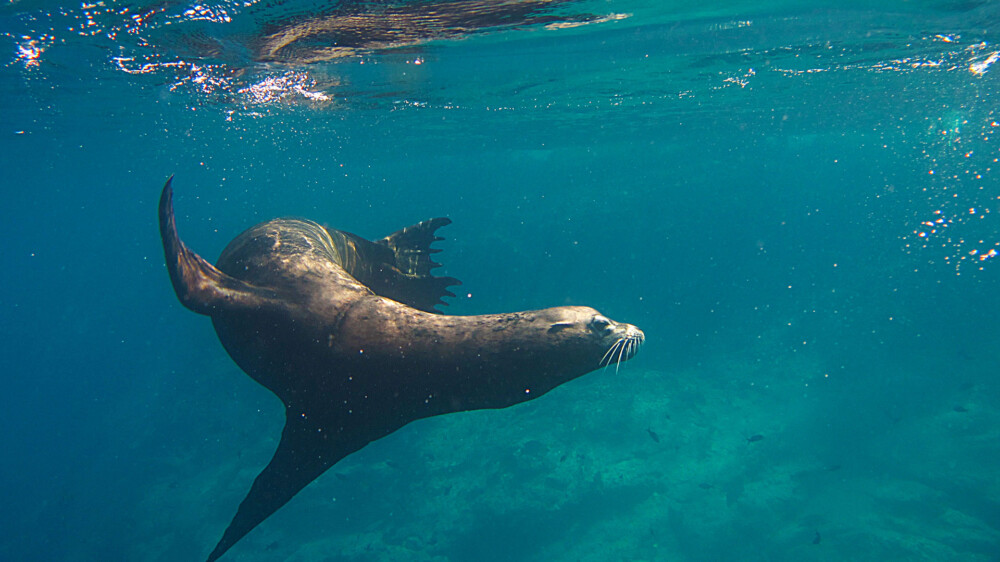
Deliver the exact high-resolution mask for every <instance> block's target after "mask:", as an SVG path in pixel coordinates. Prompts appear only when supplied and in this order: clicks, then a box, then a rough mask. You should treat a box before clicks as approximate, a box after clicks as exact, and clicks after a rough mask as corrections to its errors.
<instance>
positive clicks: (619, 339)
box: [539, 306, 646, 369]
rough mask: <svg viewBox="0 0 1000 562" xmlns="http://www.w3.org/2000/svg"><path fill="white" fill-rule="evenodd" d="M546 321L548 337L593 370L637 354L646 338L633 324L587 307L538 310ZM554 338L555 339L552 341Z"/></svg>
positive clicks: (618, 362)
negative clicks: (611, 317)
mask: <svg viewBox="0 0 1000 562" xmlns="http://www.w3.org/2000/svg"><path fill="white" fill-rule="evenodd" d="M539 315H540V319H541V320H543V321H545V322H547V324H548V326H547V328H546V333H547V337H548V339H549V340H550V342H551V343H554V345H555V346H557V347H558V348H559V349H561V350H566V351H568V352H571V353H572V354H573V355H574V356H575V357H577V358H578V359H579V360H580V361H582V362H584V363H585V364H587V363H589V364H590V368H591V369H596V368H598V367H606V366H608V365H611V364H615V365H616V368H617V365H619V364H620V363H621V362H622V361H626V360H628V359H631V358H632V357H634V356H635V354H636V353H637V352H638V351H639V347H640V346H641V345H642V343H643V342H644V341H645V340H646V336H645V334H643V333H642V330H640V329H639V328H637V327H635V326H633V325H632V324H625V323H621V322H615V321H614V320H612V319H610V318H608V317H607V316H604V315H603V314H601V313H600V312H598V311H596V310H594V309H593V308H590V307H588V306H559V307H555V308H547V309H545V310H541V311H539ZM553 340H554V341H553Z"/></svg>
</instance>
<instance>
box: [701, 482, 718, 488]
mask: <svg viewBox="0 0 1000 562" xmlns="http://www.w3.org/2000/svg"><path fill="white" fill-rule="evenodd" d="M698 487H699V488H701V489H702V490H711V489H712V488H714V487H715V484H709V483H708V482H702V483H701V484H698Z"/></svg>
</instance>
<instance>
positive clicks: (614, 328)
mask: <svg viewBox="0 0 1000 562" xmlns="http://www.w3.org/2000/svg"><path fill="white" fill-rule="evenodd" d="M599 319H601V320H599ZM595 321H597V323H599V324H603V321H607V322H610V324H608V325H607V327H605V328H603V329H604V330H606V333H605V334H604V338H605V341H609V340H610V347H608V349H607V351H605V352H604V356H603V357H601V360H600V362H599V363H598V364H599V365H600V366H601V367H605V368H607V367H610V366H611V364H612V363H614V364H615V371H617V370H618V367H619V366H620V365H621V362H622V361H627V360H629V359H631V358H633V357H635V355H636V353H639V348H640V347H642V344H643V343H644V342H645V341H646V334H644V333H642V330H640V329H639V328H638V327H636V326H633V325H632V324H624V323H618V322H614V321H611V320H608V319H607V318H605V317H603V316H600V315H598V316H596V317H595ZM592 323H593V321H592Z"/></svg>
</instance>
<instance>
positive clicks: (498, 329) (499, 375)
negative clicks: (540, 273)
mask: <svg viewBox="0 0 1000 562" xmlns="http://www.w3.org/2000/svg"><path fill="white" fill-rule="evenodd" d="M366 301H367V302H364V303H358V305H357V306H355V307H353V308H352V310H351V311H350V313H349V317H348V318H346V319H345V321H344V324H343V325H342V326H343V327H344V328H348V325H349V328H348V329H342V330H341V331H340V333H342V334H348V335H349V336H350V337H349V338H348V339H345V340H342V341H341V342H340V349H341V352H342V353H346V354H347V355H348V356H353V357H356V358H357V360H356V361H355V363H357V364H360V365H366V366H367V368H365V370H366V371H371V372H376V371H374V370H373V369H371V368H372V367H377V372H380V373H393V376H394V377H395V378H396V379H397V380H395V381H393V382H394V383H395V384H398V385H399V386H397V388H399V389H405V390H404V391H405V392H407V393H408V394H411V395H412V396H410V398H413V399H415V400H418V401H419V402H420V403H423V402H424V401H425V400H428V401H430V402H433V403H435V404H436V406H435V405H434V404H431V406H432V407H431V408H430V409H428V411H427V413H426V415H436V414H439V413H445V412H451V411H462V410H473V409H480V408H504V407H507V406H510V405H512V404H517V403H520V402H524V401H527V400H530V399H532V398H535V397H537V396H540V395H542V394H544V393H546V392H548V391H549V390H551V389H553V388H555V387H556V386H558V385H560V384H562V383H564V382H566V381H567V380H570V379H572V378H575V377H577V376H580V375H582V374H584V373H586V372H588V371H590V370H592V369H593V368H594V367H596V365H593V366H583V365H581V361H579V360H578V359H577V358H575V357H573V356H572V354H570V353H568V352H567V351H566V350H564V349H560V347H559V346H558V345H555V346H554V345H553V342H552V337H551V336H549V335H547V333H546V331H547V329H548V323H547V322H546V321H545V320H544V319H543V318H542V317H541V314H540V312H543V311H527V312H514V313H508V314H490V315H482V316H444V315H439V314H429V313H424V312H420V311H415V310H413V309H411V308H409V307H405V306H403V305H400V304H398V303H395V302H393V301H389V300H387V299H381V298H377V297H376V298H372V299H366ZM588 365H589V364H588ZM421 417H422V416H421Z"/></svg>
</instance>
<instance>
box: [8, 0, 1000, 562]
mask: <svg viewBox="0 0 1000 562" xmlns="http://www.w3.org/2000/svg"><path fill="white" fill-rule="evenodd" d="M800 4H801V3H794V2H778V1H772V2H769V3H761V2H753V3H751V2H736V1H732V2H719V3H702V4H698V5H694V4H693V3H685V2H667V1H656V2H653V1H646V0H634V1H617V0H616V1H601V2H569V3H556V2H534V3H531V4H528V3H526V2H512V3H495V2H466V3H463V2H457V3H455V2H452V3H430V2H422V3H417V2H413V3H409V4H390V3H385V2H371V3H351V4H348V3H340V4H335V5H332V6H323V5H318V4H311V3H309V2H305V1H298V2H271V3H267V2H257V3H255V2H252V1H249V2H242V1H241V2H222V3H219V4H216V5H211V6H209V5H198V4H189V3H184V2H179V3H159V4H155V5H149V6H144V5H141V4H124V3H109V2H104V3H99V2H98V3H84V4H82V5H81V4H69V3H66V4H60V3H57V2H49V1H46V0H38V1H29V0H22V1H21V2H8V3H5V4H4V6H3V7H2V8H0V31H2V32H3V33H2V34H0V35H2V37H0V61H2V67H0V100H2V101H0V103H2V107H0V109H2V110H0V169H2V178H3V181H2V184H0V185H2V187H3V203H2V205H0V239H2V240H3V245H2V246H0V248H2V250H3V252H2V255H3V257H4V259H5V263H6V265H7V267H6V268H5V274H4V275H3V276H2V278H0V279H2V285H0V309H2V315H0V336H2V337H0V341H2V344H0V345H2V348H0V351H2V352H0V372H2V373H3V379H2V380H3V389H2V392H0V423H2V425H0V427H2V428H3V431H2V436H3V437H2V441H0V448H2V450H3V451H4V453H3V456H2V457H0V459H2V460H0V479H2V482H3V487H2V489H3V496H2V502H3V509H2V510H0V529H2V531H0V559H4V560H45V561H49V560H157V561H173V560H201V559H204V558H205V557H206V556H207V555H208V553H209V552H210V551H211V548H212V547H213V546H214V544H215V543H216V541H217V540H218V538H219V537H220V536H221V534H222V531H223V530H224V529H225V527H226V525H227V524H228V523H229V520H230V519H231V517H232V515H233V513H235V509H236V507H237V506H238V504H239V502H240V500H241V499H242V498H243V496H244V494H245V493H246V490H247V488H248V487H249V485H250V483H251V482H252V480H253V478H254V476H255V475H256V474H257V472H258V471H259V470H260V468H261V467H263V466H264V464H266V462H267V460H268V459H269V458H270V455H271V453H272V452H273V449H274V447H275V445H276V443H277V439H278V437H279V435H280V428H281V423H282V412H281V405H280V403H279V401H278V400H277V399H276V398H275V397H274V396H273V395H271V394H270V393H269V392H267V391H266V390H264V389H262V388H261V387H259V386H257V385H256V384H255V383H254V382H253V381H252V380H251V379H250V378H248V377H247V376H246V375H244V374H243V373H242V372H240V371H239V370H238V368H237V367H236V366H235V365H234V364H233V363H232V362H231V361H230V359H229V358H228V356H227V355H226V354H225V352H224V350H223V349H222V348H221V346H220V345H219V343H218V341H217V340H216V338H215V335H214V331H213V330H212V327H211V325H210V322H209V321H208V320H207V319H206V318H204V317H200V316H197V315H194V314H192V313H190V312H188V311H187V310H185V309H184V308H183V307H182V306H181V305H180V304H179V303H178V302H177V300H176V298H175V296H174V294H173V292H172V290H171V287H170V283H169V280H168V278H167V274H166V271H165V268H164V265H163V256H162V250H161V249H160V245H159V244H160V243H159V236H158V232H157V227H156V215H155V206H156V201H157V197H158V195H159V189H160V187H161V186H162V184H163V181H164V180H165V179H166V177H168V176H169V175H170V174H175V183H174V186H175V189H176V200H175V205H176V207H177V212H178V225H179V228H180V231H181V235H182V236H183V238H184V239H185V241H186V242H187V243H188V244H189V245H190V246H191V247H192V248H193V249H194V250H196V251H198V252H200V253H201V254H202V255H205V256H207V257H209V258H214V257H215V256H217V255H218V253H219V252H220V251H221V250H222V248H223V247H224V246H225V245H226V243H228V241H229V240H230V239H232V238H233V237H234V236H235V235H236V234H237V233H239V232H240V231H242V230H243V229H244V228H246V227H248V226H250V225H252V224H254V223H256V222H259V221H262V220H265V219H269V218H272V217H275V216H281V215H298V216H304V217H308V218H312V219H314V220H317V221H320V222H322V223H324V224H328V225H330V226H332V227H334V228H340V229H345V230H349V231H352V232H356V233H358V234H361V235H364V236H367V237H371V238H376V237H381V236H384V235H386V234H388V233H390V232H392V231H394V230H396V229H398V228H400V227H402V226H405V225H409V224H412V223H414V222H417V221H419V220H423V219H426V218H429V217H434V216H448V217H450V218H451V219H452V220H453V221H454V223H453V224H452V225H451V226H449V227H447V228H446V229H443V230H442V231H441V234H443V235H444V236H446V237H447V241H445V242H443V243H441V244H440V246H441V247H442V248H444V250H445V252H444V253H442V254H440V255H439V257H440V260H439V261H442V262H443V263H444V264H445V267H444V268H443V269H442V270H438V271H439V272H441V273H440V274H443V275H451V276H454V277H457V278H459V279H461V280H462V281H463V283H464V284H463V286H462V287H461V289H462V290H461V291H460V293H461V294H460V295H459V296H458V297H457V298H454V299H451V303H450V307H449V310H448V312H449V313H454V314H478V313H486V312H501V311H511V310H519V309H529V308H540V307H546V306H555V305H562V304H585V305H589V306H593V307H595V308H598V309H599V310H601V311H602V312H603V313H605V314H607V315H608V316H610V317H611V318H614V319H616V320H620V321H625V322H630V323H634V324H636V325H638V326H639V327H641V328H642V329H643V330H644V331H645V333H646V338H647V340H646V345H645V346H644V348H643V351H642V352H641V353H640V354H639V356H638V357H636V358H635V359H634V360H632V361H630V362H629V363H628V364H627V365H623V366H622V369H621V371H619V372H618V373H614V372H612V371H611V370H608V371H606V372H601V371H598V372H595V373H592V374H590V375H587V376H585V377H582V378H580V379H577V380H575V381H572V382H570V383H568V384H566V385H564V386H562V387H560V388H558V389H556V390H555V391H553V392H551V393H550V394H548V395H546V396H544V397H542V398H540V399H538V400H535V401H532V402H529V403H526V404H522V405H519V406H517V407H514V408H510V409H506V410H498V411H481V412H472V413H465V414H455V415H450V416H443V417H439V418H434V419H429V420H423V421H420V422H415V423H413V424H411V425H409V426H407V427H405V428H403V429H402V430H400V431H398V432H397V433H395V434H392V435H390V436H389V437H387V438H385V439H383V440H380V441H377V442H375V443H373V444H371V445H369V446H368V447H367V448H365V449H364V450H362V451H360V452H359V453H357V454H355V455H352V456H350V457H348V458H347V459H345V460H344V461H343V462H341V463H340V464H338V465H337V466H335V467H334V468H333V469H331V470H330V471H328V472H327V474H325V475H324V476H323V477H321V478H320V479H318V480H317V481H316V482H314V483H313V484H312V485H310V486H309V487H307V488H306V489H305V490H303V491H302V492H301V493H300V494H299V495H298V496H297V497H296V498H295V499H293V500H292V501H291V502H290V503H289V504H288V505H287V506H285V507H284V508H282V509H281V510H280V511H279V512H277V513H276V514H275V515H274V516H272V517H271V518H269V519H268V520H267V521H265V522H264V523H263V524H262V525H261V526H260V527H258V528H257V529H256V530H254V531H253V532H252V533H250V534H249V535H248V536H247V537H246V538H245V539H243V540H242V541H241V542H240V543H238V544H237V545H236V546H235V547H234V548H233V549H232V550H231V551H230V552H229V553H228V554H226V556H225V557H224V558H223V559H222V560H233V561H235V560H246V561H251V560H252V561H258V560H259V561H264V560H290V561H292V560H294V561H313V560H317V561H318V560H358V561H360V560H379V561H390V560H392V561H394V560H413V561H434V562H444V561H456V562H457V561H466V560H482V561H494V560H496V561H508V560H518V561H520V560H539V561H541V560H545V561H554V562H563V561H605V560H671V561H689V560H690V561H696V560H697V561H720V560H740V561H757V560H760V561H765V560H766V561H784V560H789V561H791V560H795V561H801V560H831V561H832V560H838V561H839V560H859V561H865V560H893V561H895V560H899V561H904V560H905V561H914V560H926V561H950V560H955V561H958V560H961V561H996V560H998V559H1000V472H998V466H1000V414H998V404H1000V385H998V381H997V371H998V369H997V360H996V345H997V343H996V342H997V336H998V332H1000V322H998V320H997V317H998V304H997V294H998V289H1000V277H998V275H1000V264H998V260H996V259H995V258H994V257H993V256H994V255H995V253H996V252H1000V223H998V216H1000V182H998V178H997V174H998V173H1000V170H997V167H998V164H997V158H998V157H1000V134H998V133H1000V125H998V123H1000V115H997V113H996V109H997V107H998V106H997V103H998V94H997V91H998V89H997V88H998V82H997V79H998V76H1000V74H998V72H1000V69H998V68H996V67H995V66H994V63H995V61H996V60H997V59H998V58H1000V54H998V53H1000V47H998V46H997V45H998V44H997V41H998V37H997V35H998V33H1000V28H998V25H997V22H1000V11H998V7H997V5H996V4H995V3H990V2H968V1H966V2H948V1H943V0H942V1H935V2H930V1H928V2H912V1H911V2H883V3H881V4H880V6H883V7H882V8H878V9H874V8H872V7H871V5H870V3H868V2H848V3H844V2H839V3H833V2H814V3H812V4H811V6H810V7H809V8H802V7H801V5H800ZM428 14H432V15H433V17H432V16H431V15H428ZM442 14H444V15H442ZM449 14H450V15H449ZM304 22H311V25H312V27H311V28H310V29H313V30H316V29H322V30H325V31H323V32H322V33H318V32H317V34H314V35H312V36H306V34H303V33H302V31H301V30H302V29H305V28H306V24H305V23H304ZM293 33H298V34H299V35H300V37H299V38H298V39H297V40H296V41H292V42H291V43H289V44H288V46H286V47H282V49H280V50H276V48H275V47H274V41H276V39H274V38H275V37H284V38H286V39H287V38H288V37H289V35H290V34H293ZM269 37H270V39H268V38H269ZM334 44H336V45H338V46H341V47H343V48H342V49H340V50H338V51H335V52H334V51H331V50H330V47H331V46H333V45H334ZM321 55H322V56H321ZM756 435H759V436H762V437H763V439H759V440H758V439H755V440H750V439H748V438H750V437H751V436H756ZM654 437H655V439H654Z"/></svg>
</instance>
